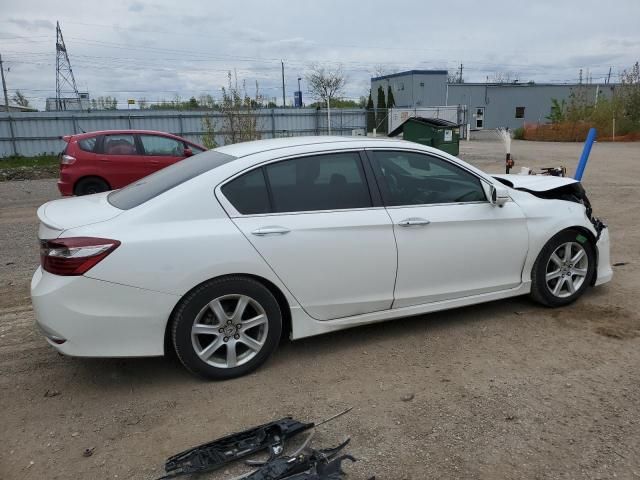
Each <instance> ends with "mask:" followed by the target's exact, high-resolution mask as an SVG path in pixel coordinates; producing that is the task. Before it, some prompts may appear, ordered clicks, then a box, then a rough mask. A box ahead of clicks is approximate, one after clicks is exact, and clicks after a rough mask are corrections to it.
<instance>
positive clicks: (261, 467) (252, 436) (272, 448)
mask: <svg viewBox="0 0 640 480" xmlns="http://www.w3.org/2000/svg"><path fill="white" fill-rule="evenodd" d="M352 408H353V407H351V408H348V409H346V410H344V411H342V412H339V413H337V414H336V415H333V416H332V417H329V418H327V419H325V420H323V421H321V422H318V423H314V422H308V423H307V422H300V421H298V420H295V419H293V418H292V417H284V418H281V419H280V420H275V421H272V422H269V423H265V424H264V425H259V426H257V427H252V428H249V429H247V430H244V431H242V432H237V433H232V434H230V435H227V436H224V437H221V438H219V439H216V440H213V441H211V442H208V443H204V444H202V445H198V446H196V447H193V448H190V449H188V450H185V451H183V452H180V453H178V454H176V455H173V456H171V457H169V458H168V459H167V461H166V462H165V467H164V468H165V472H166V473H165V475H164V476H162V477H160V479H168V478H174V477H177V476H181V475H188V474H199V473H204V472H212V471H215V470H219V469H220V468H222V467H224V466H226V465H228V464H230V463H232V462H235V461H238V460H241V459H245V458H246V457H248V456H250V455H253V454H256V453H261V452H265V451H267V452H268V454H269V457H268V458H267V459H266V460H265V461H256V460H246V461H245V464H246V465H249V466H254V467H257V468H256V469H254V470H253V471H250V472H247V473H244V474H242V475H241V476H239V477H235V478H234V479H233V480H240V479H248V480H280V479H283V480H284V479H287V480H340V479H341V478H343V475H344V472H343V470H342V463H343V462H344V461H345V460H348V461H351V462H355V461H356V459H355V458H354V457H352V456H351V455H349V454H343V455H339V454H340V453H341V452H342V451H343V450H344V449H345V448H346V446H347V445H348V444H349V442H350V439H349V438H347V439H346V440H345V441H343V442H342V443H340V444H339V445H337V446H336V447H332V448H321V449H315V448H311V447H310V446H309V445H310V443H311V439H312V437H313V431H312V429H313V428H317V427H318V426H320V425H323V424H325V423H327V422H330V421H331V420H334V419H336V418H338V417H340V416H342V415H344V414H346V413H348V412H350V411H351V410H352ZM309 430H311V432H310V433H309V435H308V436H307V438H306V439H305V440H304V441H303V442H302V444H301V445H300V447H298V449H297V450H296V451H295V452H293V453H291V454H288V455H287V454H285V442H286V441H288V440H290V439H291V438H292V437H294V436H296V435H298V434H299V433H302V432H306V431H309ZM372 478H373V477H372ZM160 479H159V480H160Z"/></svg>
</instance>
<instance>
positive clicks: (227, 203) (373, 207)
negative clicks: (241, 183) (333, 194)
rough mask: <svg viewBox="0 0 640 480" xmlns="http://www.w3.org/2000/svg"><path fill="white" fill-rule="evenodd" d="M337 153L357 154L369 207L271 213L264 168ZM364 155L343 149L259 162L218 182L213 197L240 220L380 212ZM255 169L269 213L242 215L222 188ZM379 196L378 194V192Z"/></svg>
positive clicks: (271, 208) (380, 207)
mask: <svg viewBox="0 0 640 480" xmlns="http://www.w3.org/2000/svg"><path fill="white" fill-rule="evenodd" d="M339 153H357V154H358V155H359V167H358V168H359V169H360V173H361V174H362V176H363V177H362V178H363V180H364V182H365V185H366V186H367V188H368V191H369V197H370V201H371V206H368V207H357V208H340V209H328V210H304V211H292V212H274V211H273V196H272V195H273V193H272V192H271V185H270V183H269V178H268V175H267V172H266V168H265V167H267V166H268V165H271V164H274V163H279V162H283V161H287V160H294V159H297V158H304V157H316V156H320V155H332V154H333V155H335V154H339ZM364 155H365V153H364V149H363V148H353V149H345V150H342V149H340V150H327V151H321V152H310V153H304V154H295V155H286V156H283V157H278V158H273V159H270V160H265V161H264V162H261V163H259V164H257V165H252V166H251V167H248V168H246V169H244V170H242V171H241V172H238V173H236V174H234V175H233V176H231V177H229V178H226V179H225V180H223V181H222V182H220V183H219V184H218V185H216V186H215V188H214V195H215V196H216V197H217V199H218V201H219V202H220V203H221V205H222V207H223V208H224V210H225V211H226V212H227V214H228V215H229V217H231V218H241V217H268V216H274V215H306V214H313V213H332V212H352V211H367V210H380V209H383V208H384V205H383V204H382V199H381V198H380V199H379V202H377V201H376V200H375V198H376V197H375V190H374V189H377V188H378V186H377V184H373V185H372V184H371V178H369V177H370V176H369V175H367V166H366V165H367V162H366V157H364ZM257 168H261V169H262V172H263V173H262V174H263V175H264V177H265V182H266V184H267V191H268V193H269V210H270V212H269V213H254V214H242V213H240V212H239V211H238V210H237V209H236V208H235V207H234V206H233V204H232V203H231V202H230V201H229V199H228V198H227V197H226V196H225V195H224V193H222V187H224V186H225V185H226V184H227V183H229V182H231V181H233V180H234V179H236V178H238V177H240V176H242V175H244V174H247V173H249V172H251V171H253V170H255V169H257ZM378 194H379V192H378Z"/></svg>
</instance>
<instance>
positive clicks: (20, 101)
mask: <svg viewBox="0 0 640 480" xmlns="http://www.w3.org/2000/svg"><path fill="white" fill-rule="evenodd" d="M11 100H13V102H14V103H15V104H16V105H20V106H21V107H28V106H29V100H27V97H25V96H24V95H23V94H22V92H21V91H20V90H16V93H14V94H13V97H12V98H11Z"/></svg>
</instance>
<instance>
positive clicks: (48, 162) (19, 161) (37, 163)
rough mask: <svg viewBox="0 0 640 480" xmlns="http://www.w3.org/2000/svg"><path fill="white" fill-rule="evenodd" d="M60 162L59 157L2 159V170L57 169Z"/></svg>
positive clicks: (0, 168)
mask: <svg viewBox="0 0 640 480" xmlns="http://www.w3.org/2000/svg"><path fill="white" fill-rule="evenodd" d="M59 162H60V160H58V156H57V155H38V156H37V157H5V158H0V170H9V169H14V168H36V167H54V166H55V167H57V166H58V164H59Z"/></svg>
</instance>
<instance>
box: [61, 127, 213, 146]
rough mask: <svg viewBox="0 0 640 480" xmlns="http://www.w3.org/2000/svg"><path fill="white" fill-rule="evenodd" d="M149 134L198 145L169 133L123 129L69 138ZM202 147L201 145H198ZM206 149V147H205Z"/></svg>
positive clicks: (77, 134) (81, 134)
mask: <svg viewBox="0 0 640 480" xmlns="http://www.w3.org/2000/svg"><path fill="white" fill-rule="evenodd" d="M127 133H129V134H148V135H162V136H163V137H171V138H175V139H180V140H184V141H185V142H189V143H191V144H193V145H198V144H197V143H196V142H192V141H191V140H188V139H186V138H184V137H180V136H179V135H174V134H173V133H168V132H160V131H157V130H131V129H123V130H96V131H95V132H85V133H76V134H74V135H69V138H73V139H74V140H82V139H83V138H89V137H95V136H98V135H122V134H127ZM198 146H200V145H198ZM203 148H204V147H203Z"/></svg>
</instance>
